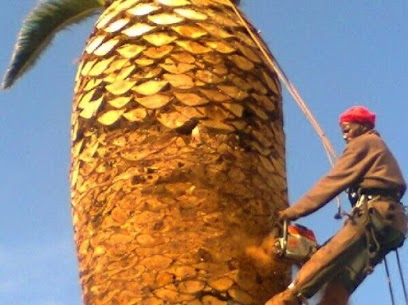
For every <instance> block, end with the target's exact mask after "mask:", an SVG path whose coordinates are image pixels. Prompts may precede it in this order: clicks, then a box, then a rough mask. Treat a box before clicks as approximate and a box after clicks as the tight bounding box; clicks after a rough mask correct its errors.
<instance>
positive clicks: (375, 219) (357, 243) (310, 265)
mask: <svg viewBox="0 0 408 305" xmlns="http://www.w3.org/2000/svg"><path fill="white" fill-rule="evenodd" d="M366 204H367V206H365V207H359V208H355V209H353V213H352V216H351V218H350V219H348V220H346V222H345V224H344V226H343V227H342V229H340V231H339V232H338V233H337V234H335V235H334V236H333V237H332V238H331V239H330V240H328V241H327V242H326V243H325V244H324V245H323V246H322V247H321V248H320V249H319V250H318V251H317V252H316V253H315V254H314V255H313V256H312V257H311V258H310V260H308V261H307V262H306V263H305V264H304V265H303V266H302V268H301V269H300V270H299V272H298V274H297V276H296V278H295V279H294V281H293V283H292V284H291V288H292V289H293V292H294V293H296V294H300V295H301V296H303V297H305V298H310V297H312V296H313V295H314V294H315V293H316V292H317V291H318V290H319V289H320V288H322V287H323V285H324V284H326V283H330V282H333V283H340V285H342V286H343V287H344V288H345V289H346V290H347V292H348V293H349V295H350V294H351V293H352V292H353V291H354V290H355V289H356V288H357V287H358V286H359V285H360V284H361V282H362V281H363V280H364V279H365V277H366V276H367V274H368V273H369V269H370V268H372V267H374V266H375V265H376V264H378V263H379V262H381V260H382V259H383V258H384V257H385V255H386V254H387V253H389V252H390V251H392V250H394V249H396V248H398V247H400V246H401V245H402V244H403V242H404V239H405V234H406V232H407V217H406V215H405V213H404V209H403V206H402V205H401V204H399V203H397V202H389V201H380V200H372V201H368V202H367V203H366Z"/></svg>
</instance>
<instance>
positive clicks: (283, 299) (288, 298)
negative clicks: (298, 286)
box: [265, 289, 302, 305]
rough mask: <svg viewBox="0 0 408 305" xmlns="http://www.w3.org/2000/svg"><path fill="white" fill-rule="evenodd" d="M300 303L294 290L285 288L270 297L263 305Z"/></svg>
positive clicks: (298, 304)
mask: <svg viewBox="0 0 408 305" xmlns="http://www.w3.org/2000/svg"><path fill="white" fill-rule="evenodd" d="M301 304H302V303H301V302H300V300H299V299H298V298H297V297H296V295H295V292H294V291H293V290H292V289H286V290H285V291H283V292H281V293H279V294H277V295H275V296H274V297H273V298H272V299H270V300H269V301H268V302H266V303H265V305H301Z"/></svg>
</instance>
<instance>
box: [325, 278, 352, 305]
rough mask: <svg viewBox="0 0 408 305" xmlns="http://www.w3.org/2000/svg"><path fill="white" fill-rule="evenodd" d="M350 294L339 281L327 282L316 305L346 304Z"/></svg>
mask: <svg viewBox="0 0 408 305" xmlns="http://www.w3.org/2000/svg"><path fill="white" fill-rule="evenodd" d="M349 297H350V295H349V293H348V291H347V290H346V289H345V288H344V286H343V285H341V284H340V283H333V282H331V283H328V284H327V286H326V288H325V289H324V292H323V296H322V299H321V300H320V302H319V304H318V305H347V304H348V299H349Z"/></svg>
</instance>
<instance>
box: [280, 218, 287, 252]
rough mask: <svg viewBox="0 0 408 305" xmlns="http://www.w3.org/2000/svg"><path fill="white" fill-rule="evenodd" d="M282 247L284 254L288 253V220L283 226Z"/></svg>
mask: <svg viewBox="0 0 408 305" xmlns="http://www.w3.org/2000/svg"><path fill="white" fill-rule="evenodd" d="M281 242H282V245H281V248H282V251H283V253H285V252H286V247H287V242H288V220H287V219H284V220H283V224H282V239H281Z"/></svg>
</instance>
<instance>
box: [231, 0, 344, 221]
mask: <svg viewBox="0 0 408 305" xmlns="http://www.w3.org/2000/svg"><path fill="white" fill-rule="evenodd" d="M231 6H232V8H233V10H234V12H235V14H236V15H237V16H238V18H239V19H240V21H241V23H242V24H243V25H244V26H245V28H246V29H247V31H248V33H249V35H250V36H251V38H252V39H253V40H254V41H255V43H256V45H257V46H258V48H259V49H260V51H261V53H262V55H263V56H264V58H265V60H266V63H267V64H269V65H270V67H271V68H272V70H273V71H275V73H276V74H277V76H278V77H279V79H280V80H281V82H282V83H283V84H284V85H285V87H286V89H287V90H288V92H289V93H290V95H291V96H292V98H293V100H294V101H295V102H296V103H297V105H298V106H299V108H300V109H301V110H302V112H303V113H304V114H305V116H306V118H307V120H308V121H309V122H310V124H311V125H312V127H313V128H314V130H315V131H316V133H317V135H318V136H319V138H320V139H321V141H322V144H323V148H324V150H325V152H326V154H327V158H328V159H329V162H330V165H331V166H332V167H333V166H334V162H335V160H336V159H337V154H336V151H335V149H334V148H333V145H332V144H331V143H330V141H329V139H328V138H327V136H326V135H325V133H324V132H323V129H322V128H321V127H320V125H319V123H318V122H317V120H316V119H315V117H314V116H313V114H312V112H311V111H310V109H309V108H308V107H307V105H306V103H305V102H304V100H303V98H302V97H301V96H300V94H299V92H298V91H297V90H296V87H295V86H294V85H293V84H292V83H291V82H290V80H289V78H288V77H287V76H286V74H285V73H284V72H283V70H282V69H281V68H280V66H279V64H278V62H277V61H276V59H275V58H274V57H273V56H272V55H271V54H270V52H269V51H268V48H267V46H266V45H265V44H264V43H263V42H262V41H261V40H260V39H259V37H258V35H255V33H254V31H255V29H254V28H253V27H252V26H251V25H250V23H249V21H248V20H246V18H245V17H244V16H243V14H242V13H241V12H240V11H239V10H238V9H237V8H236V6H235V5H233V4H232V5H231ZM336 204H337V209H338V212H337V213H336V216H335V218H336V219H340V218H341V216H342V208H341V202H340V198H339V197H336Z"/></svg>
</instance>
